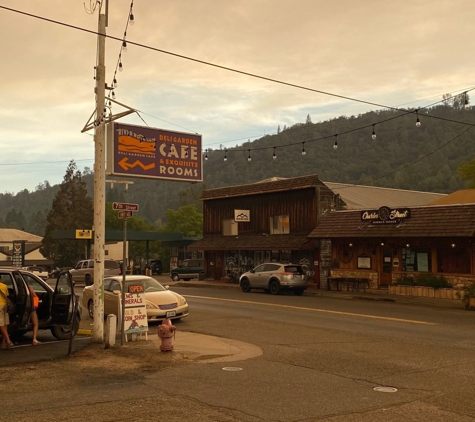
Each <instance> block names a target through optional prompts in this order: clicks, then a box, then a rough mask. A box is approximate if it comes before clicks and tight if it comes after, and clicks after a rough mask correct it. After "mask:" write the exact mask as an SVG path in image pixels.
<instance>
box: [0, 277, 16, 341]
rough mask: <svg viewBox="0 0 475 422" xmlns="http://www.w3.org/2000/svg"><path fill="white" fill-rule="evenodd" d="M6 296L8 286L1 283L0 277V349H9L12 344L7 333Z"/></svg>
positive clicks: (8, 322) (8, 321)
mask: <svg viewBox="0 0 475 422" xmlns="http://www.w3.org/2000/svg"><path fill="white" fill-rule="evenodd" d="M7 296H8V287H7V285H6V284H4V283H2V280H1V278H0V332H1V333H2V346H1V348H2V349H9V348H10V347H12V346H13V342H12V341H11V340H10V336H9V335H8V324H10V318H9V315H8V312H7Z"/></svg>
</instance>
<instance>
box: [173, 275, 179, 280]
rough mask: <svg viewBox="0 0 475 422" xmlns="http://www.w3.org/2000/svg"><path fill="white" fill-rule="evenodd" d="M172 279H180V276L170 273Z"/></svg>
mask: <svg viewBox="0 0 475 422" xmlns="http://www.w3.org/2000/svg"><path fill="white" fill-rule="evenodd" d="M172 280H173V281H180V276H179V275H178V274H172Z"/></svg>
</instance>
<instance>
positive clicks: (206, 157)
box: [205, 150, 208, 161]
mask: <svg viewBox="0 0 475 422" xmlns="http://www.w3.org/2000/svg"><path fill="white" fill-rule="evenodd" d="M205 161H208V150H206V152H205Z"/></svg>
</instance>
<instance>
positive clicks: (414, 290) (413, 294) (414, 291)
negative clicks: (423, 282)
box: [410, 286, 417, 296]
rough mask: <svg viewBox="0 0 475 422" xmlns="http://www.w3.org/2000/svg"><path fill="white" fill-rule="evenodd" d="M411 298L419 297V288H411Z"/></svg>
mask: <svg viewBox="0 0 475 422" xmlns="http://www.w3.org/2000/svg"><path fill="white" fill-rule="evenodd" d="M410 289H411V296H417V286H411V287H410Z"/></svg>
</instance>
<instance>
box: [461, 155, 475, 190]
mask: <svg viewBox="0 0 475 422" xmlns="http://www.w3.org/2000/svg"><path fill="white" fill-rule="evenodd" d="M457 170H458V174H459V176H460V178H461V179H462V180H465V181H469V182H470V188H472V189H474V188H475V160H472V161H470V162H469V163H462V164H460V166H458V168H457Z"/></svg>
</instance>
